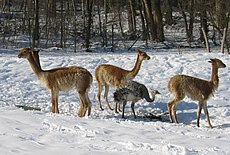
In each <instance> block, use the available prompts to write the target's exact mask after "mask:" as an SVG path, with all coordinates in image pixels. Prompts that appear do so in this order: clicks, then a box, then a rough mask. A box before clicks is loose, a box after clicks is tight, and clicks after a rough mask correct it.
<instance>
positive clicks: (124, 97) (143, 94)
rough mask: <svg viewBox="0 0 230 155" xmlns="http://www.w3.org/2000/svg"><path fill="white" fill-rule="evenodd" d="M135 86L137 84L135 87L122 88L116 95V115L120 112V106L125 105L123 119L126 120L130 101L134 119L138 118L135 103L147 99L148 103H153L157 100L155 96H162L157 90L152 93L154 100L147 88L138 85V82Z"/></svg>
mask: <svg viewBox="0 0 230 155" xmlns="http://www.w3.org/2000/svg"><path fill="white" fill-rule="evenodd" d="M134 84H135V86H134V87H131V88H129V87H126V88H121V89H118V90H116V91H115V93H114V101H115V102H116V107H115V112H116V113H118V111H120V104H123V108H122V118H124V111H125V106H126V103H127V102H128V101H132V103H131V109H132V112H133V115H134V118H136V114H135V111H134V105H135V103H136V102H138V101H139V100H141V99H145V100H146V101H147V102H153V101H154V100H155V95H156V94H160V93H159V92H158V91H157V90H154V91H152V92H151V95H152V98H150V96H149V92H148V89H147V88H146V87H145V85H143V84H140V83H137V82H134ZM133 88H134V89H133Z"/></svg>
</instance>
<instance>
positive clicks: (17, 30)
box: [0, 0, 230, 52]
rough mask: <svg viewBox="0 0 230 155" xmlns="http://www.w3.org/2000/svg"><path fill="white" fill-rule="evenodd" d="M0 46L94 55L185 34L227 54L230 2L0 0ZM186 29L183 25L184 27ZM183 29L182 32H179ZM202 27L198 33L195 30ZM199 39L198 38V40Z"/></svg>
mask: <svg viewBox="0 0 230 155" xmlns="http://www.w3.org/2000/svg"><path fill="white" fill-rule="evenodd" d="M0 10H1V13H0V39H1V42H2V43H1V44H0V45H1V46H2V47H5V48H8V47H9V46H15V47H20V46H24V45H26V46H31V47H50V46H57V47H61V48H64V47H68V46H71V47H73V48H74V50H75V51H76V48H77V45H79V43H80V44H81V47H82V48H85V49H86V51H90V48H91V45H92V43H97V45H98V46H101V47H112V48H111V49H112V50H114V48H116V46H118V44H123V45H124V46H125V45H126V44H125V42H126V41H127V40H130V41H131V40H133V43H135V41H137V40H142V41H145V43H146V44H148V42H162V43H164V42H165V41H168V42H171V43H172V45H175V46H181V45H180V44H179V43H177V42H176V41H175V38H176V36H174V35H176V32H175V34H174V35H171V37H172V38H174V37H175V38H174V39H170V38H169V37H168V29H170V28H174V29H175V28H177V27H178V31H180V30H183V33H182V35H183V37H184V39H185V41H186V42H187V44H188V46H192V44H193V43H197V42H198V43H200V44H204V45H205V46H206V47H207V49H208V50H209V51H210V48H209V47H210V44H212V45H213V46H219V45H221V47H222V48H223V49H222V50H224V48H225V49H227V50H228V52H229V44H230V43H229V42H230V39H229V38H230V36H229V35H228V34H229V32H230V30H228V28H229V19H230V17H229V11H230V1H229V0H45V1H42V0H0ZM181 24H182V25H181ZM179 28H180V29H179ZM196 28H198V29H196ZM197 36H199V37H198V38H197Z"/></svg>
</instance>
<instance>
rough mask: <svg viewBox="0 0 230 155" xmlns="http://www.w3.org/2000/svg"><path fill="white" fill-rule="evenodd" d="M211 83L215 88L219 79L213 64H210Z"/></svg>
mask: <svg viewBox="0 0 230 155" xmlns="http://www.w3.org/2000/svg"><path fill="white" fill-rule="evenodd" d="M211 82H212V83H213V84H214V85H215V86H216V88H217V87H218V85H219V77H218V67H217V66H216V65H215V64H212V78H211Z"/></svg>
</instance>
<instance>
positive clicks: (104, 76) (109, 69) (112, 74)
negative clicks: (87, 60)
mask: <svg viewBox="0 0 230 155" xmlns="http://www.w3.org/2000/svg"><path fill="white" fill-rule="evenodd" d="M149 59H150V57H149V56H148V55H147V54H146V53H145V52H143V51H138V54H137V60H136V63H135V65H134V67H133V69H132V70H125V69H123V68H120V67H117V66H113V65H110V64H101V65H99V66H98V67H97V68H96V70H95V76H96V80H97V83H98V94H97V97H98V103H99V106H100V109H101V110H104V109H103V108H102V104H101V92H102V89H103V86H104V87H105V92H104V97H105V100H106V103H107V106H108V108H109V109H110V110H112V108H111V106H110V104H109V101H108V92H109V86H113V87H116V88H121V87H122V86H123V85H124V84H125V83H126V82H127V81H128V80H132V79H133V78H134V77H135V76H136V75H137V74H138V72H139V70H140V68H141V64H142V61H143V60H149Z"/></svg>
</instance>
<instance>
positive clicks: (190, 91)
mask: <svg viewBox="0 0 230 155" xmlns="http://www.w3.org/2000/svg"><path fill="white" fill-rule="evenodd" d="M209 62H210V63H212V77H211V80H210V81H207V80H203V79H199V78H196V77H191V76H187V75H175V76H173V77H172V78H171V79H170V81H169V83H168V89H169V91H170V92H171V93H172V95H173V99H172V100H171V101H170V102H169V103H168V112H169V119H170V121H171V122H173V119H172V113H173V116H174V121H175V122H176V123H178V120H177V116H176V107H177V104H178V103H179V101H181V100H183V99H184V97H185V96H187V97H190V98H191V99H192V100H195V101H198V111H197V126H198V127H199V126H200V125H199V121H200V114H201V110H202V108H203V110H204V113H205V115H206V118H207V120H208V124H209V126H210V128H212V124H211V122H210V118H209V113H208V109H207V100H208V99H209V98H210V97H212V96H213V95H214V92H215V91H216V90H217V88H218V85H219V77H218V69H219V68H225V67H226V65H225V64H224V63H223V62H222V61H221V60H219V59H216V58H215V59H210V61H209Z"/></svg>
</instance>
